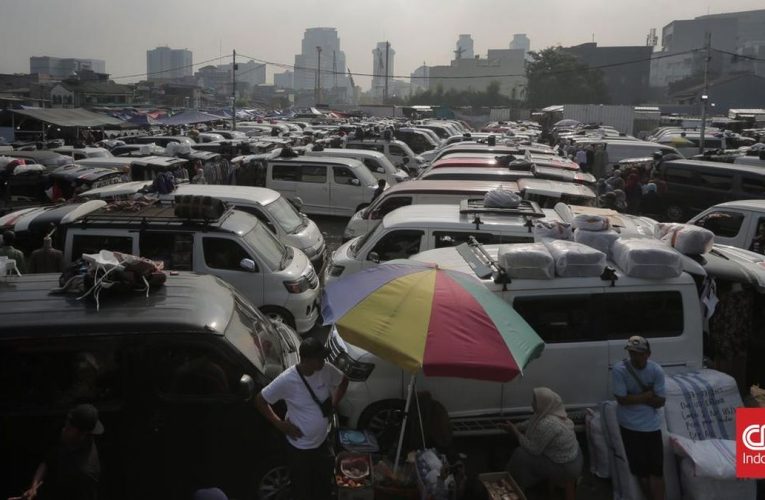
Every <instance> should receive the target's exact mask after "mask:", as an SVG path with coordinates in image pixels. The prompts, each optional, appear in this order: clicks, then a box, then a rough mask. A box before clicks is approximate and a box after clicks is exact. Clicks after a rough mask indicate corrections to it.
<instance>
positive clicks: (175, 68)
mask: <svg viewBox="0 0 765 500" xmlns="http://www.w3.org/2000/svg"><path fill="white" fill-rule="evenodd" d="M192 65H193V62H192V55H191V51H190V50H187V49H171V48H170V47H157V48H156V49H153V50H147V51H146V73H148V75H147V79H148V80H178V79H181V78H184V77H189V76H192V74H193V72H194V71H193V68H192Z"/></svg>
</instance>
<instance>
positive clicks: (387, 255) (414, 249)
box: [367, 230, 425, 261]
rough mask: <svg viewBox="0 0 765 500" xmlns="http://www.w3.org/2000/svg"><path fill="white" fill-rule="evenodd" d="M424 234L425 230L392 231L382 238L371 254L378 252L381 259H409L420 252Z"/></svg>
mask: <svg viewBox="0 0 765 500" xmlns="http://www.w3.org/2000/svg"><path fill="white" fill-rule="evenodd" d="M423 234H425V233H424V232H423V231H411V230H401V231H391V232H390V233H388V234H386V235H385V236H383V237H382V238H380V241H378V242H377V244H376V245H375V246H374V248H373V249H372V251H371V252H370V254H371V253H372V252H377V255H378V257H379V258H380V261H386V260H393V259H408V258H409V257H411V256H412V255H414V254H416V253H419V252H420V241H421V240H422V235H423ZM367 258H369V256H367Z"/></svg>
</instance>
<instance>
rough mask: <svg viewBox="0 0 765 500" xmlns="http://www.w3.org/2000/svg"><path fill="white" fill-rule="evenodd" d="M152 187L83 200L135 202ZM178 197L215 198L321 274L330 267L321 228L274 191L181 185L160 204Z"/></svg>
mask: <svg viewBox="0 0 765 500" xmlns="http://www.w3.org/2000/svg"><path fill="white" fill-rule="evenodd" d="M149 185H151V182H147V181H134V182H125V183H122V184H112V185H110V186H105V187H103V188H98V189H91V190H90V191H86V192H84V193H82V194H81V195H80V198H82V199H86V200H106V201H113V200H118V199H125V198H132V197H134V196H135V195H136V194H138V193H139V192H141V191H142V190H143V189H145V188H147V187H148V186H149ZM177 195H192V196H212V197H213V198H217V199H219V200H222V201H225V202H226V203H229V204H231V205H234V206H235V207H236V209H237V210H241V211H243V212H247V213H249V214H252V215H254V216H255V217H257V218H258V219H259V220H260V221H261V222H262V223H263V224H265V225H266V227H267V228H268V229H270V230H271V232H272V233H273V234H274V235H275V236H276V237H277V239H279V241H281V242H282V243H283V244H285V245H289V246H293V247H295V248H298V249H300V250H302V252H303V253H304V254H306V256H308V258H309V259H311V263H312V264H313V267H314V268H315V269H316V270H317V272H321V270H322V269H323V268H324V264H326V256H327V247H326V244H325V242H324V236H323V235H322V234H321V231H320V230H319V227H318V226H317V225H316V223H315V222H313V221H312V220H311V219H309V218H308V217H306V216H304V215H303V214H301V213H300V212H298V211H297V210H296V209H295V207H294V206H293V205H292V204H291V203H290V202H288V201H287V199H286V198H285V197H284V196H282V195H281V194H279V193H278V192H276V191H274V190H273V189H268V188H260V187H252V186H223V185H217V184H179V185H178V186H177V187H176V188H175V191H173V192H172V193H168V194H163V195H158V197H159V199H160V200H163V201H167V202H172V201H173V200H175V197H176V196H177Z"/></svg>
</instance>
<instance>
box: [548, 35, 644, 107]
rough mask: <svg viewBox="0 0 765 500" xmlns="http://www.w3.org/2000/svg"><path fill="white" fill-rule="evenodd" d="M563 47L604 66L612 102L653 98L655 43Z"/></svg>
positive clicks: (593, 64) (620, 102) (582, 58)
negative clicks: (652, 77)
mask: <svg viewBox="0 0 765 500" xmlns="http://www.w3.org/2000/svg"><path fill="white" fill-rule="evenodd" d="M563 50H564V51H565V52H568V53H569V54H572V55H574V56H576V57H577V59H579V60H580V61H581V62H583V63H584V64H587V65H588V66H590V67H601V68H600V71H601V72H602V73H603V81H604V83H605V84H606V88H607V89H608V94H609V95H608V97H609V102H610V104H641V103H644V102H646V101H647V100H648V99H649V90H650V89H649V79H650V74H651V52H652V51H653V48H652V47H648V46H642V45H637V46H626V47H598V44H597V43H594V42H593V43H583V44H581V45H575V46H574V47H567V48H564V49H563ZM632 61H634V62H632ZM625 62H630V63H629V64H622V63H625ZM609 65H614V66H609ZM602 66H606V67H602ZM604 102H605V99H604Z"/></svg>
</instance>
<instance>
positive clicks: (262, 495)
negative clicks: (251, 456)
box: [257, 463, 292, 500]
mask: <svg viewBox="0 0 765 500" xmlns="http://www.w3.org/2000/svg"><path fill="white" fill-rule="evenodd" d="M291 497H292V485H291V483H290V471H289V469H288V468H287V466H286V465H284V464H275V463H274V464H271V465H269V466H267V467H265V468H264V469H263V470H262V474H260V475H259V479H258V482H257V498H258V499H259V500H289V499H290V498H291Z"/></svg>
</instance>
